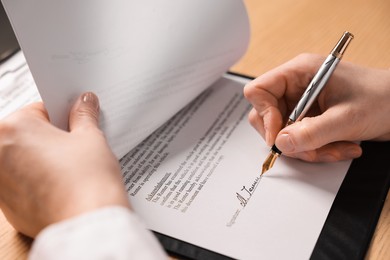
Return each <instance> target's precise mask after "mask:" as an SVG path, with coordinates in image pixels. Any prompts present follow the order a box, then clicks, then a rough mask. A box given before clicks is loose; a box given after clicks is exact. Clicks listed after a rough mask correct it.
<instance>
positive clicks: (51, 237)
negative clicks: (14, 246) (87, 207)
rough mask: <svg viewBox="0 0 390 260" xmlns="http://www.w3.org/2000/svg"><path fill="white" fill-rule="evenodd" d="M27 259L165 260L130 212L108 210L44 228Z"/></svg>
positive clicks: (159, 246) (121, 209) (161, 252)
mask: <svg viewBox="0 0 390 260" xmlns="http://www.w3.org/2000/svg"><path fill="white" fill-rule="evenodd" d="M29 259H31V260H35V259H40V260H46V259H59V260H62V259H153V260H154V259H167V255H166V254H165V252H164V251H163V249H162V247H161V245H160V244H159V243H158V241H157V239H156V238H155V237H154V236H153V235H152V233H151V232H150V231H148V230H147V229H146V228H145V225H144V224H143V223H142V222H141V221H140V219H139V218H138V217H137V216H136V215H135V213H133V212H132V211H131V210H130V209H128V208H125V207H118V206H114V207H107V208H102V209H98V210H95V211H92V212H88V213H86V214H82V215H80V216H76V217H74V218H71V219H67V220H64V221H61V222H58V223H55V224H53V225H50V226H48V227H46V228H45V229H43V230H42V231H41V232H40V233H39V234H38V236H37V238H36V239H35V241H34V243H33V246H32V249H31V252H30V255H29Z"/></svg>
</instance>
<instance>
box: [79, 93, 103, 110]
mask: <svg viewBox="0 0 390 260" xmlns="http://www.w3.org/2000/svg"><path fill="white" fill-rule="evenodd" d="M81 100H82V101H83V102H84V103H86V104H89V105H91V106H93V108H94V109H96V110H97V109H99V99H98V98H97V96H96V95H95V94H93V93H92V92H87V93H84V94H83V95H82V96H81Z"/></svg>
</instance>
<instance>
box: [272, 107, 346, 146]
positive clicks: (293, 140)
mask: <svg viewBox="0 0 390 260" xmlns="http://www.w3.org/2000/svg"><path fill="white" fill-rule="evenodd" d="M349 119H350V117H348V116H346V115H344V114H343V113H340V112H337V110H331V109H330V110H327V111H325V112H324V113H323V114H322V115H319V116H316V117H311V118H304V119H303V120H302V121H299V122H296V123H294V124H292V125H289V126H287V127H286V128H284V129H282V130H281V131H280V132H279V134H278V136H277V138H276V141H275V145H276V146H277V147H278V149H280V150H281V151H282V152H283V153H298V152H303V151H311V150H315V149H318V148H320V147H323V146H324V145H327V144H329V143H332V142H335V141H341V140H345V141H347V140H348V141H349V140H351V137H353V132H352V131H353V127H351V126H352V124H350V123H349V122H348V120H349Z"/></svg>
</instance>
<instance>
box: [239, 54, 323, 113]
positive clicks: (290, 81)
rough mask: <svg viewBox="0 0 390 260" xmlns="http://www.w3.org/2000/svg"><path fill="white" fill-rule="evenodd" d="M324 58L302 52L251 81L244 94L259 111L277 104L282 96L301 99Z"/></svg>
mask: <svg viewBox="0 0 390 260" xmlns="http://www.w3.org/2000/svg"><path fill="white" fill-rule="evenodd" d="M323 60H324V58H323V57H322V56H319V55H313V54H301V55H299V56H297V57H296V58H294V59H292V60H290V61H289V62H287V63H285V64H283V65H281V66H279V67H277V68H275V69H272V70H270V71H269V72H267V73H265V74H263V75H261V76H259V77H258V78H256V79H255V80H253V81H251V82H249V83H248V84H247V85H246V86H245V87H244V95H245V97H246V98H247V99H248V100H249V101H250V102H251V103H252V104H253V105H254V107H255V108H256V109H257V110H258V111H259V112H261V111H262V110H265V109H267V108H268V106H269V105H273V106H277V105H278V103H277V101H278V100H280V99H281V98H295V99H299V98H300V96H301V95H302V93H303V91H304V90H305V89H306V87H307V84H308V83H309V82H310V80H311V79H312V78H313V76H314V75H315V73H316V71H317V70H318V68H319V67H320V66H321V63H322V62H323ZM293 106H295V103H294V104H293Z"/></svg>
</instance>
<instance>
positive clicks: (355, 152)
mask: <svg viewBox="0 0 390 260" xmlns="http://www.w3.org/2000/svg"><path fill="white" fill-rule="evenodd" d="M345 155H346V156H347V157H348V158H357V157H359V156H360V155H361V151H360V149H356V148H350V149H347V151H345Z"/></svg>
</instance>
